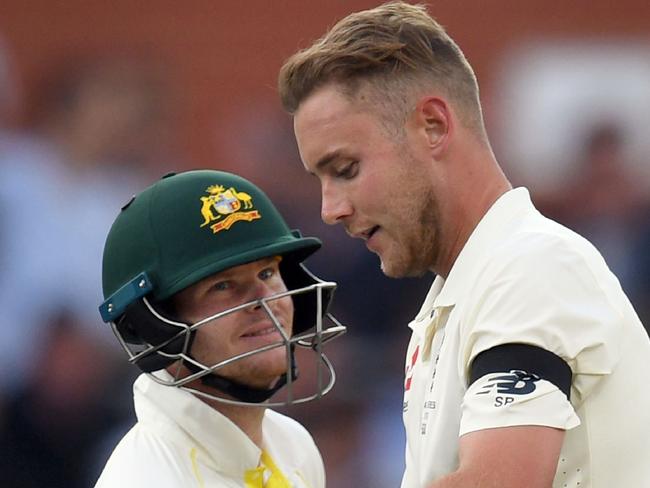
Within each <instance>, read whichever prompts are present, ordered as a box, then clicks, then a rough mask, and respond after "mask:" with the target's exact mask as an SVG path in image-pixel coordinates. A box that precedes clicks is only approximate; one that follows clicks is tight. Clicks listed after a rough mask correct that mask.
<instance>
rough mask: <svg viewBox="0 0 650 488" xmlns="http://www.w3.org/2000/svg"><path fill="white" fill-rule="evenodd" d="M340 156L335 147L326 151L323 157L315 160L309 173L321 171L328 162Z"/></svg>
mask: <svg viewBox="0 0 650 488" xmlns="http://www.w3.org/2000/svg"><path fill="white" fill-rule="evenodd" d="M340 157H341V151H339V150H338V149H335V150H334V151H330V152H328V153H326V154H325V155H324V156H323V157H321V158H320V159H319V160H318V161H317V162H316V166H315V170H314V171H310V173H311V174H316V173H317V172H319V171H320V172H322V171H323V170H324V169H325V168H326V167H327V165H328V164H330V163H331V162H332V161H334V160H336V159H338V158H340Z"/></svg>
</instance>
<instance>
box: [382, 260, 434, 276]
mask: <svg viewBox="0 0 650 488" xmlns="http://www.w3.org/2000/svg"><path fill="white" fill-rule="evenodd" d="M380 261H381V271H382V273H384V275H386V276H388V277H389V278H419V277H421V276H424V275H425V274H426V273H427V271H428V270H427V269H426V268H423V266H416V263H413V262H404V261H399V260H395V259H393V260H390V259H384V258H382V257H380Z"/></svg>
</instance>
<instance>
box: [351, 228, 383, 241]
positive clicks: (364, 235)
mask: <svg viewBox="0 0 650 488" xmlns="http://www.w3.org/2000/svg"><path fill="white" fill-rule="evenodd" d="M377 230H379V226H378V225H375V226H373V227H368V228H366V229H365V230H363V231H352V232H348V234H350V236H352V237H354V238H356V239H362V240H364V241H368V240H370V238H372V236H373V235H374V234H375V232H377Z"/></svg>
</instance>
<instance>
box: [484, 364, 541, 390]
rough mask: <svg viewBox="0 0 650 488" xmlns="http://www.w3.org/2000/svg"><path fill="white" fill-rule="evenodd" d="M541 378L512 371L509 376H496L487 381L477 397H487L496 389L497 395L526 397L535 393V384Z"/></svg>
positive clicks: (523, 372) (524, 372) (515, 370)
mask: <svg viewBox="0 0 650 488" xmlns="http://www.w3.org/2000/svg"><path fill="white" fill-rule="evenodd" d="M540 379H541V378H540V377H539V376H537V375H536V374H532V373H527V372H526V371H521V370H518V369H512V370H510V373H509V374H504V375H502V376H495V377H494V378H490V379H489V380H487V384H486V385H484V386H483V387H482V388H481V391H479V392H478V393H477V395H485V394H487V393H490V392H492V391H493V390H494V389H495V388H496V393H503V394H505V395H526V394H528V393H532V392H533V391H535V388H536V386H535V382H537V381H539V380H540Z"/></svg>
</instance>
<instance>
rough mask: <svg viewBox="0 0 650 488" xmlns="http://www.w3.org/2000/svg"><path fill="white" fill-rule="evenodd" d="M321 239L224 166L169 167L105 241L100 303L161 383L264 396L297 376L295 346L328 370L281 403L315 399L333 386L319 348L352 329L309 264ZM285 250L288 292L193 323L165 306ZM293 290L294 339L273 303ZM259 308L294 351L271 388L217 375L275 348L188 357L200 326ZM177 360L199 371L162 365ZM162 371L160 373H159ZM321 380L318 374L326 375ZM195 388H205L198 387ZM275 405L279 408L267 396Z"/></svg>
mask: <svg viewBox="0 0 650 488" xmlns="http://www.w3.org/2000/svg"><path fill="white" fill-rule="evenodd" d="M320 246H321V242H320V241H319V240H318V239H316V238H313V237H302V236H301V234H300V232H299V231H295V230H294V231H292V230H290V229H289V227H288V226H287V224H286V222H285V221H284V219H283V218H282V216H281V215H280V213H279V212H278V210H277V209H276V208H275V206H274V205H273V203H272V202H271V200H270V199H269V198H268V197H267V196H266V194H264V192H263V191H262V190H260V189H259V188H258V187H257V186H255V185H254V184H253V183H251V182H250V181H248V180H246V179H244V178H241V177H239V176H237V175H234V174H231V173H226V172H222V171H213V170H197V171H188V172H184V173H178V174H176V173H170V174H168V175H166V176H164V177H163V178H162V179H161V180H159V181H158V182H156V183H155V184H153V185H152V186H150V187H149V188H147V189H145V190H144V191H142V192H141V193H140V194H138V195H137V196H134V197H133V198H132V199H131V200H130V201H129V202H128V203H127V204H126V205H125V206H124V207H122V210H121V212H120V214H119V215H118V216H117V218H116V220H115V222H114V223H113V226H112V227H111V229H110V232H109V234H108V237H107V239H106V244H105V247H104V256H103V264H102V281H103V283H102V284H103V292H104V299H105V301H104V302H103V303H102V304H101V306H100V307H99V310H100V314H101V316H102V319H103V320H104V322H107V323H110V324H111V326H112V328H113V332H114V333H115V335H116V336H117V338H118V340H119V342H120V344H121V345H122V347H123V348H124V349H125V351H126V352H127V354H128V355H129V361H130V362H132V363H134V364H136V365H137V366H138V367H139V368H140V369H142V370H143V371H144V372H145V373H148V374H150V375H151V377H152V378H153V379H154V380H155V381H157V382H159V383H162V384H165V385H168V386H178V387H182V388H186V389H191V388H190V387H187V386H185V385H186V384H187V383H189V382H191V381H193V380H195V379H198V378H200V379H201V381H202V382H203V383H204V384H207V385H209V386H211V387H213V388H214V389H216V390H218V391H219V392H221V393H226V394H227V395H228V396H229V397H232V398H234V400H233V399H232V398H231V399H228V398H224V397H223V396H221V395H215V396H212V395H207V396H210V397H212V398H216V399H217V400H221V401H224V402H226V403H235V404H251V403H253V404H255V403H259V402H263V401H266V400H267V399H268V398H270V396H272V395H273V394H274V393H275V392H276V391H277V390H278V389H279V388H280V387H282V386H283V385H284V384H285V383H286V384H287V385H288V386H289V388H290V389H291V386H292V383H293V380H295V379H296V377H297V372H296V368H295V359H294V349H295V347H296V346H302V347H306V348H309V349H311V350H313V351H314V352H315V353H316V354H317V356H318V358H317V360H318V364H319V367H321V365H324V367H325V368H326V371H327V373H328V375H329V376H327V377H328V378H329V381H327V383H326V384H325V383H323V384H322V385H321V384H319V385H318V387H317V389H318V391H317V392H316V393H315V394H314V395H309V396H307V397H305V398H292V395H291V394H289V395H288V397H287V398H288V399H287V400H286V401H284V402H283V403H280V404H279V405H286V404H289V403H300V402H302V401H307V400H311V399H314V398H318V397H320V396H322V395H323V394H325V393H327V391H329V390H330V389H331V387H332V386H333V383H334V380H335V375H334V370H333V368H332V366H331V363H330V362H329V360H328V359H327V357H326V356H325V355H324V354H323V353H322V345H323V343H324V342H326V341H327V340H329V339H331V338H334V337H336V336H338V335H340V334H341V333H343V332H345V327H344V326H342V325H341V324H340V323H338V321H336V319H335V318H334V317H333V316H332V315H331V314H329V313H328V308H329V306H330V303H331V300H332V296H333V292H334V290H335V288H336V283H332V282H325V281H323V280H320V279H319V278H317V277H316V276H314V275H313V274H312V273H310V272H309V271H308V270H307V268H306V267H305V266H304V265H303V264H302V262H303V261H304V259H305V258H307V257H308V256H309V255H311V254H313V253H314V252H315V251H317V250H318V249H319V248H320ZM273 256H281V257H282V260H281V262H280V273H281V275H282V278H283V280H284V282H285V284H286V287H287V290H288V291H287V292H285V293H282V294H280V295H275V296H271V297H265V298H260V299H257V300H255V301H253V302H250V303H248V304H240V305H238V306H237V307H235V308H233V309H229V310H226V311H223V312H220V313H219V314H216V315H215V316H211V317H206V318H204V319H202V320H200V321H199V322H196V323H186V322H185V321H183V320H182V319H181V318H180V317H176V316H174V313H173V311H170V309H169V307H167V306H166V304H168V303H169V299H170V298H171V297H172V296H173V295H175V294H176V293H178V292H179V291H181V290H183V289H185V288H187V287H188V286H191V285H193V284H194V283H197V282H198V281H200V280H202V279H204V278H206V277H208V276H210V275H213V274H215V273H218V272H221V271H224V270H226V269H228V268H232V267H234V266H239V265H242V264H246V263H250V262H253V261H257V260H259V259H263V258H267V257H273ZM287 295H288V296H291V298H292V301H293V305H294V321H293V336H292V337H287V335H286V333H284V331H283V330H282V328H281V326H280V324H279V322H278V321H277V319H276V318H275V317H274V315H273V312H272V311H271V309H270V307H269V306H268V303H269V302H271V301H272V300H274V299H278V298H280V297H282V296H287ZM251 306H262V307H263V308H264V309H265V310H266V312H267V313H268V314H269V316H270V318H271V320H272V321H273V323H274V324H275V326H276V327H277V328H278V330H280V332H281V335H282V337H283V338H284V339H283V341H282V342H281V343H278V344H277V347H285V348H286V349H287V355H288V357H290V358H291V361H290V363H291V364H290V368H289V371H288V373H287V374H286V375H284V377H283V378H282V379H281V381H280V382H279V383H278V384H277V385H276V386H275V387H273V388H272V389H269V390H259V389H255V388H251V387H248V386H247V385H242V384H239V383H237V382H236V381H234V380H231V379H227V378H224V377H222V376H220V375H219V374H218V370H219V368H221V367H223V366H224V365H225V364H227V363H230V362H232V361H236V360H239V359H243V357H248V356H249V355H251V354H254V353H256V352H263V351H264V350H267V349H268V348H261V350H259V351H257V350H255V351H250V352H247V353H246V354H243V355H240V356H241V357H239V356H238V357H234V358H229V359H228V360H226V361H221V362H220V363H218V364H203V363H200V362H198V361H196V360H195V359H194V358H193V357H192V354H191V348H192V342H193V340H194V336H195V333H196V330H197V329H198V328H199V327H203V326H205V325H206V324H210V323H216V322H218V319H219V318H220V317H223V316H225V315H227V314H229V313H235V312H236V311H238V310H241V309H243V308H246V307H251ZM177 361H180V362H181V364H184V365H185V366H187V368H188V369H189V370H190V371H192V373H193V374H191V375H189V376H185V377H178V376H175V377H171V376H170V375H168V374H164V373H161V372H160V370H162V369H164V368H166V367H168V366H170V365H171V364H173V363H175V362H177ZM157 373H159V374H157ZM318 376H319V383H320V382H321V376H322V375H321V374H320V373H319V375H318ZM192 391H194V392H195V393H198V394H204V393H202V392H198V391H196V390H192ZM268 404H269V405H276V404H274V403H268Z"/></svg>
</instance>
